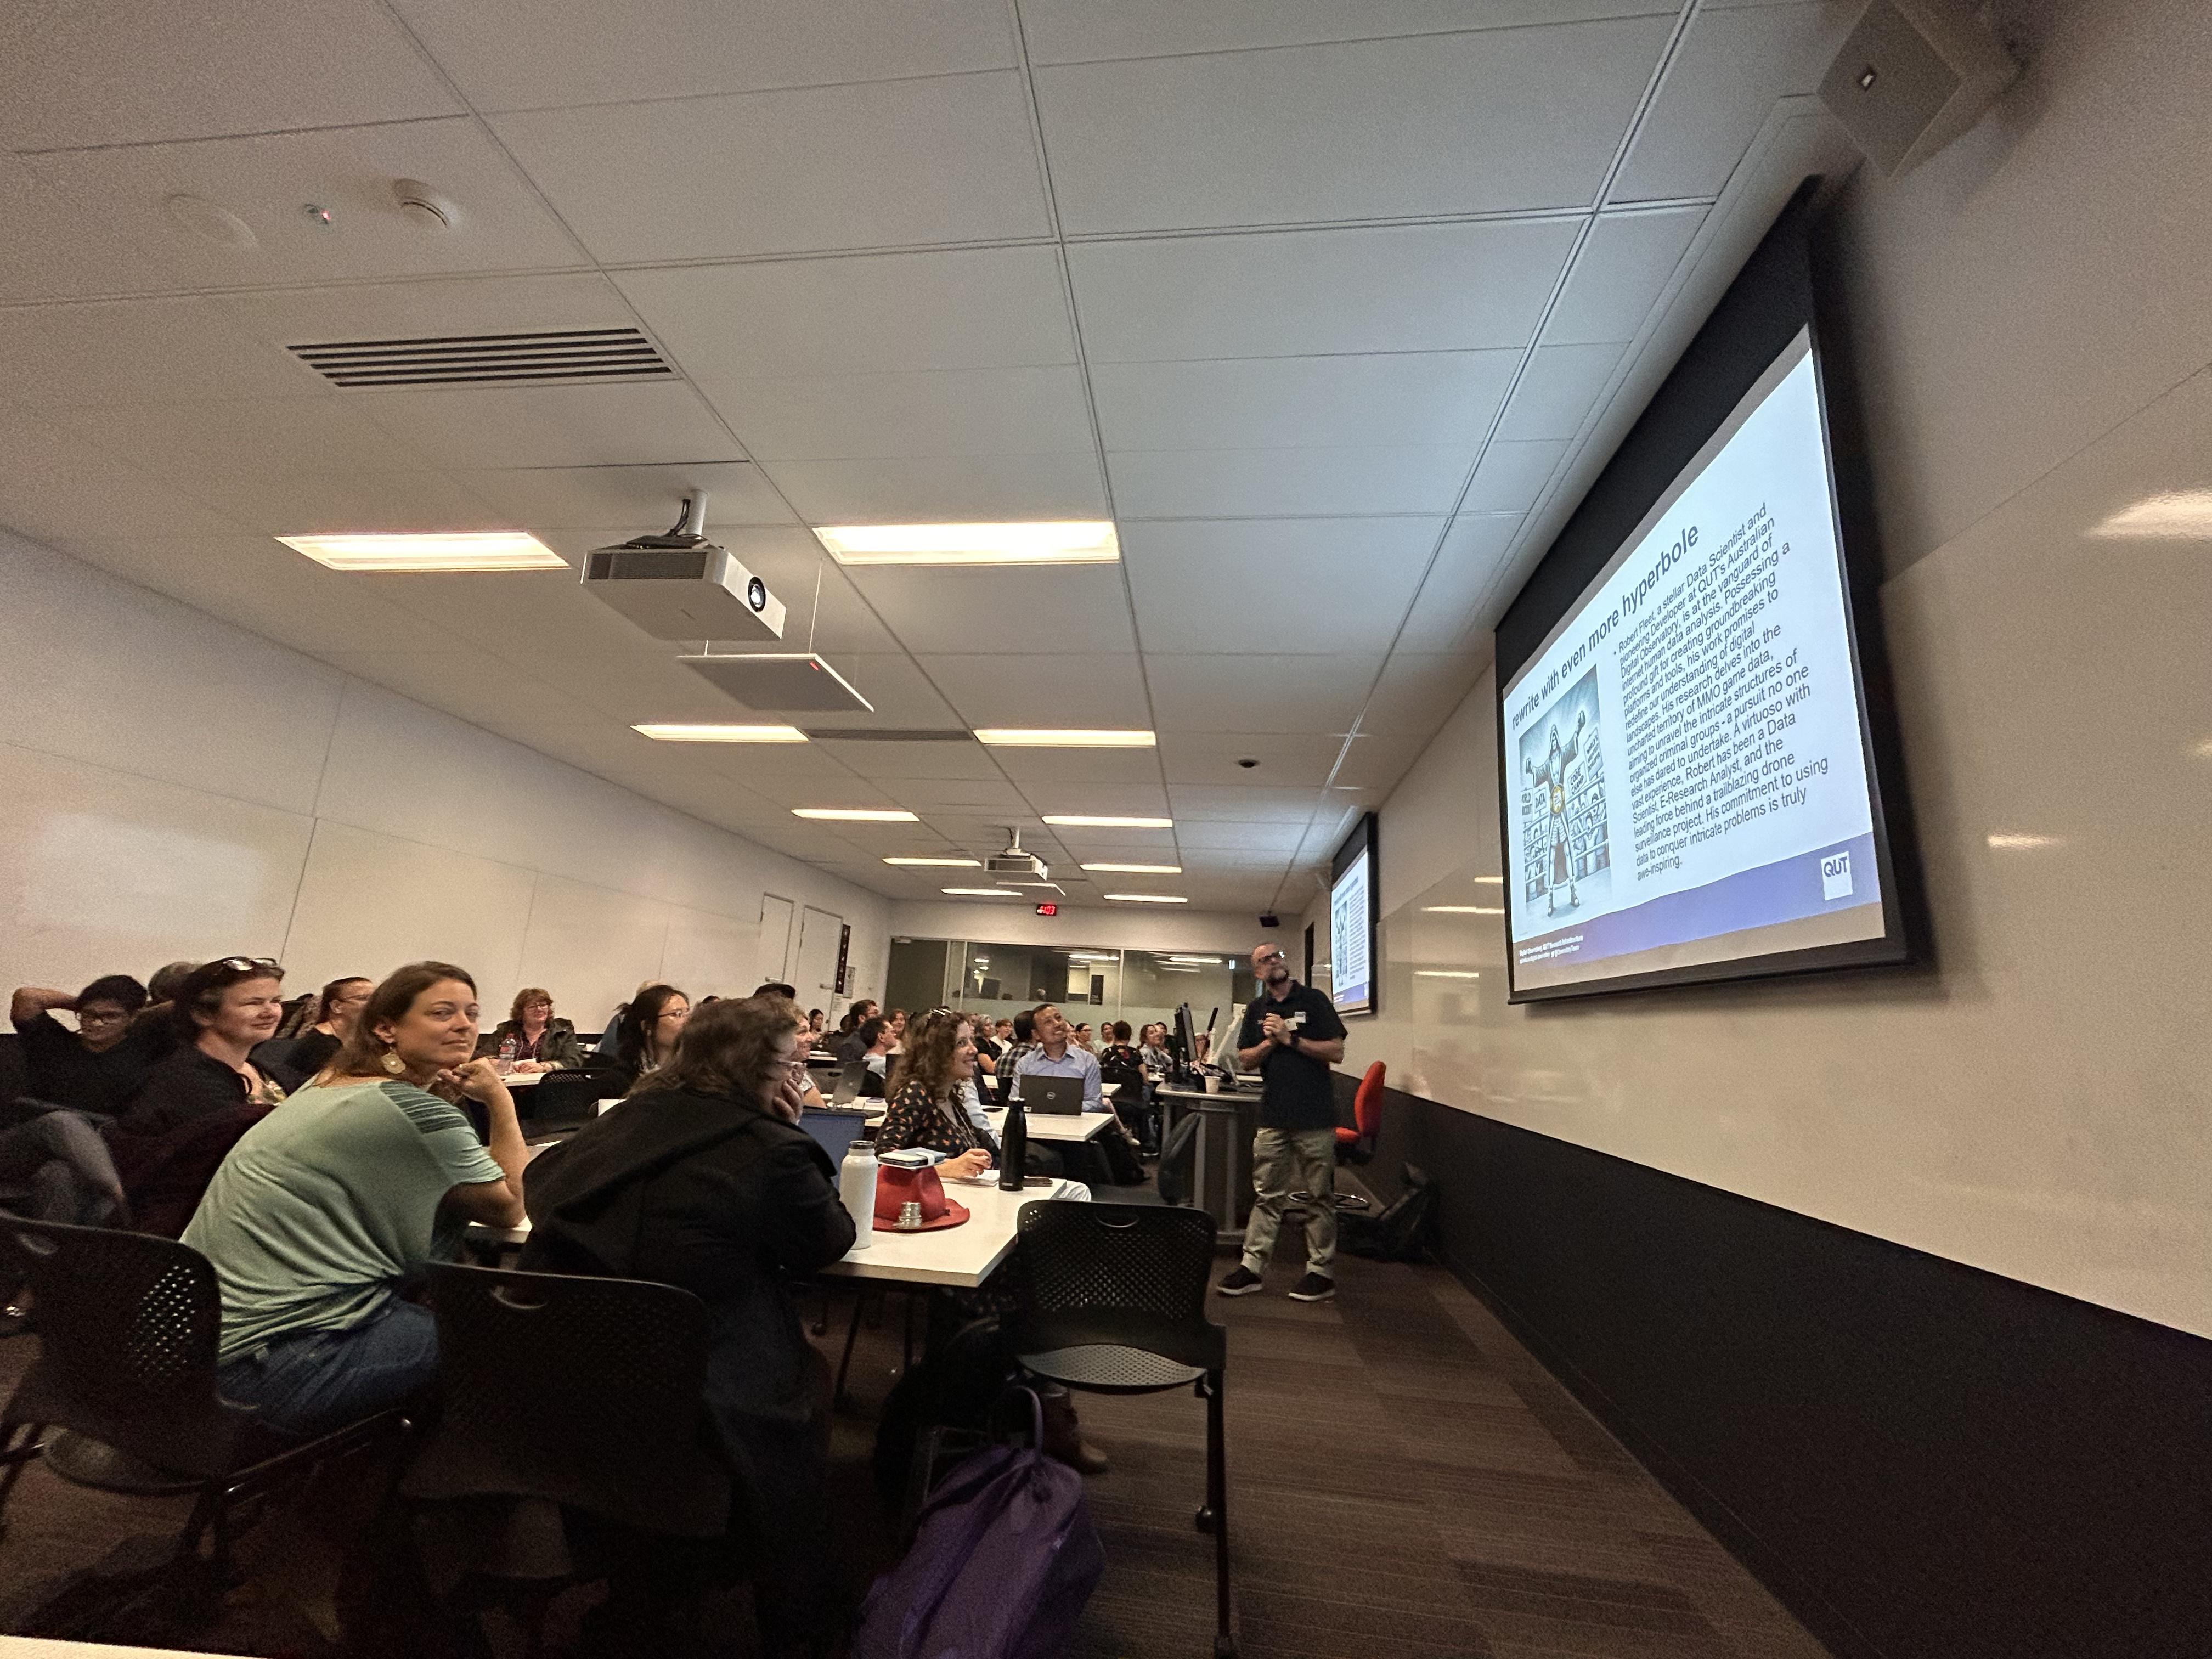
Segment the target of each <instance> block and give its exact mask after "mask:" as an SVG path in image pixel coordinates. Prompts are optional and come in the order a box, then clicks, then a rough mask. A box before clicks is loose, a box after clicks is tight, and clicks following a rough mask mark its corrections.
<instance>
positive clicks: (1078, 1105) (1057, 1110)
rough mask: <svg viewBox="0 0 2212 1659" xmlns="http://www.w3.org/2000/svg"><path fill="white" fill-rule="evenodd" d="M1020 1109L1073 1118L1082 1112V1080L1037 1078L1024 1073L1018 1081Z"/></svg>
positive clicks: (1034, 1074)
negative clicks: (1020, 1100) (1019, 1085)
mask: <svg viewBox="0 0 2212 1659" xmlns="http://www.w3.org/2000/svg"><path fill="white" fill-rule="evenodd" d="M1020 1083H1021V1096H1022V1109H1023V1110H1024V1111H1026V1112H1050V1113H1052V1114H1054V1115H1056V1116H1060V1117H1073V1116H1075V1115H1077V1114H1078V1113H1079V1112H1081V1111H1082V1110H1083V1079H1081V1078H1079V1077H1039V1076H1037V1075H1036V1073H1034V1072H1030V1073H1024V1074H1023V1076H1022V1077H1021V1079H1020Z"/></svg>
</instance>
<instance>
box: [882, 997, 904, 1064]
mask: <svg viewBox="0 0 2212 1659" xmlns="http://www.w3.org/2000/svg"><path fill="white" fill-rule="evenodd" d="M886 1023H887V1024H889V1025H890V1033H891V1052H892V1053H893V1054H896V1053H897V1052H898V1051H899V1050H900V1049H901V1048H904V1047H905V1046H906V1010H905V1009H903V1008H894V1009H892V1010H891V1012H890V1019H889V1020H888V1021H887V1022H886Z"/></svg>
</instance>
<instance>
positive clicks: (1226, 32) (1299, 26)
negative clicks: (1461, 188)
mask: <svg viewBox="0 0 2212 1659" xmlns="http://www.w3.org/2000/svg"><path fill="white" fill-rule="evenodd" d="M1673 10H1674V8H1673V7H1671V6H1668V5H1665V4H1662V3H1661V0H1120V3H1117V4H1115V5H1110V6H1102V5H1098V4H1097V3H1095V0H1024V5H1023V7H1022V20H1023V22H1024V26H1025V27H1026V31H1027V34H1028V39H1029V47H1030V58H1031V60H1032V61H1034V62H1036V63H1038V64H1067V63H1078V64H1079V63H1088V62H1092V61H1095V60H1097V59H1101V58H1164V57H1170V56H1176V55H1181V54H1183V53H1188V52H1230V51H1239V50H1244V49H1249V48H1251V47H1255V46H1306V45H1311V44H1316V43H1320V42H1324V41H1330V40H1381V39H1383V38H1385V37H1388V36H1392V35H1428V34H1443V33H1449V32H1450V31H1453V30H1456V29H1483V28H1519V27H1527V26H1528V25H1529V24H1532V23H1571V22H1577V21H1583V20H1586V19H1590V18H1603V17H1628V16H1634V15H1638V14H1650V13H1662V14H1671V12H1672V11H1673Z"/></svg>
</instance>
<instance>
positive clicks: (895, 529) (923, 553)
mask: <svg viewBox="0 0 2212 1659" xmlns="http://www.w3.org/2000/svg"><path fill="white" fill-rule="evenodd" d="M814 534H815V537H816V538H817V540H819V541H820V542H821V544H822V545H823V546H824V547H825V548H827V549H829V556H830V557H831V558H833V559H835V560H836V561H837V562H838V563H840V564H1112V563H1114V562H1115V561H1117V560H1118V559H1120V558H1121V543H1120V541H1119V540H1118V539H1116V538H1115V534H1114V526H1112V525H1111V524H1109V523H1105V522H1103V521H1091V520H1084V521H1079V522H1060V523H1053V524H842V525H823V526H818V527H817V529H816V530H815V532H814Z"/></svg>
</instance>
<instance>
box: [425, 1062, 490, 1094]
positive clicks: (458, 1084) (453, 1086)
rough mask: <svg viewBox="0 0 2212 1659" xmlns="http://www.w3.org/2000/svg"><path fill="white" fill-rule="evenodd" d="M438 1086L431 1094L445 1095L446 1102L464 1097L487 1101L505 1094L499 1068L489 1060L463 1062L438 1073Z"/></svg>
mask: <svg viewBox="0 0 2212 1659" xmlns="http://www.w3.org/2000/svg"><path fill="white" fill-rule="evenodd" d="M438 1085H439V1086H438V1087H437V1088H435V1090H433V1091H432V1092H433V1093H435V1094H441V1095H445V1096H446V1097H447V1099H448V1100H453V1099H458V1098H459V1097H462V1096H464V1095H465V1096H466V1097H468V1098H469V1099H471V1100H483V1101H489V1100H490V1099H492V1098H493V1097H495V1096H496V1095H502V1094H505V1093H506V1092H507V1085H506V1083H505V1082H504V1081H502V1080H501V1077H500V1074H499V1068H498V1067H497V1066H494V1065H493V1064H492V1063H491V1061H490V1060H465V1061H464V1062H462V1063H461V1064H460V1065H459V1066H453V1067H452V1068H450V1069H449V1070H447V1071H442V1072H441V1073H438ZM448 1091H450V1092H448Z"/></svg>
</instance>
